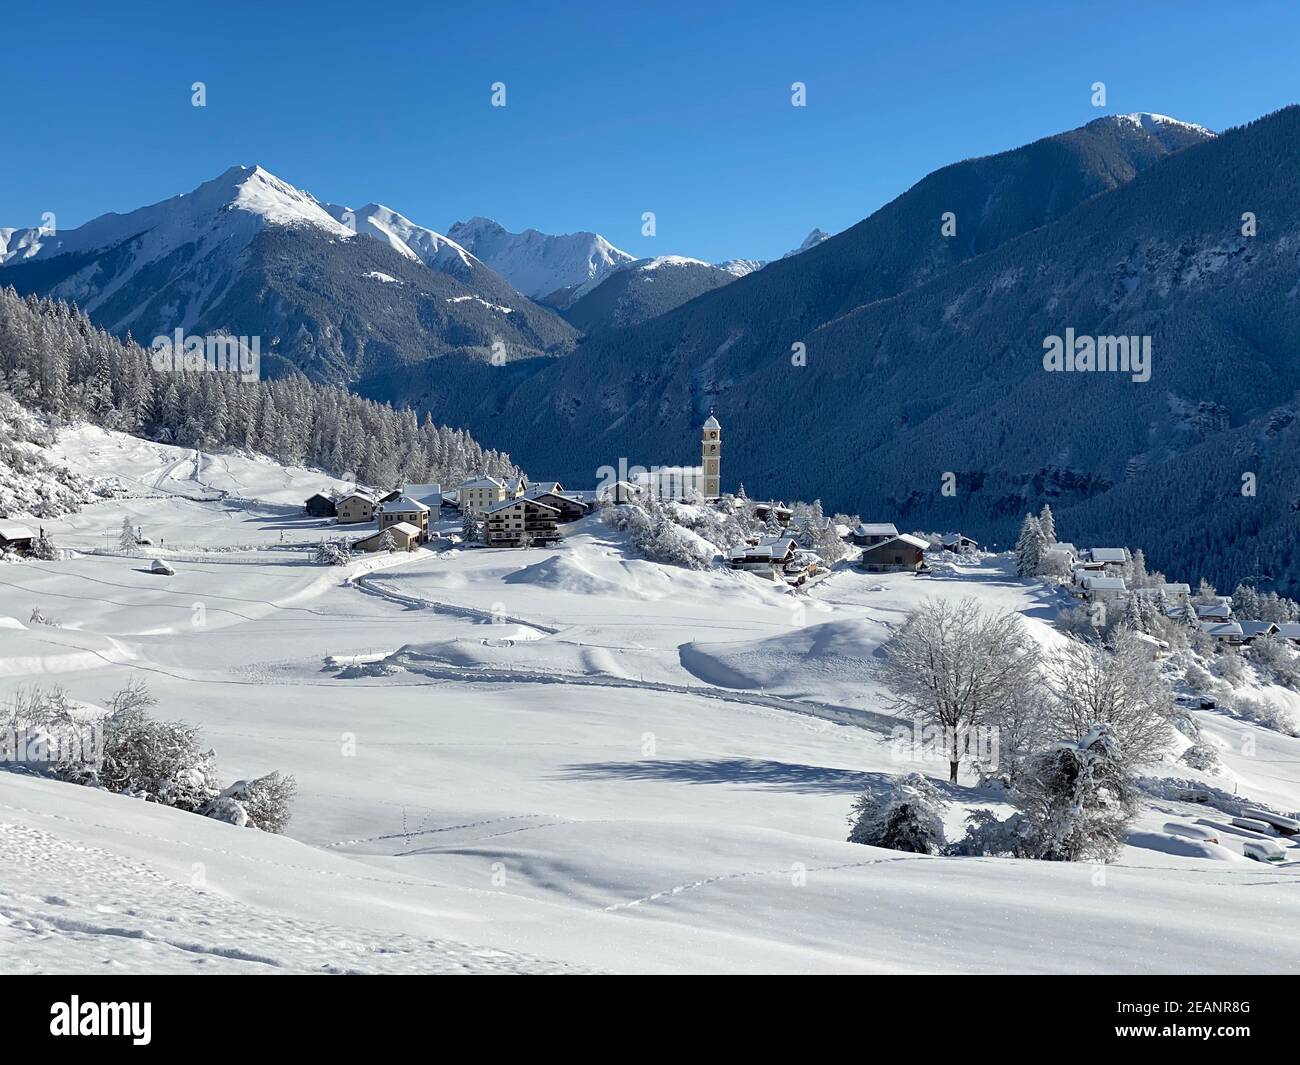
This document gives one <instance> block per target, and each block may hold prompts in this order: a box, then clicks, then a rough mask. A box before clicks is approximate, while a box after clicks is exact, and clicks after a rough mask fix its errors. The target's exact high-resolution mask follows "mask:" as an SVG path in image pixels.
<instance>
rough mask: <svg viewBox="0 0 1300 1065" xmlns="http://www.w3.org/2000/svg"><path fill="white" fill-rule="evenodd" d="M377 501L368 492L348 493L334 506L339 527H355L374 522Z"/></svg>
mask: <svg viewBox="0 0 1300 1065" xmlns="http://www.w3.org/2000/svg"><path fill="white" fill-rule="evenodd" d="M377 505H378V501H377V500H376V499H375V497H374V496H372V495H371V494H370V493H369V492H362V491H360V490H358V491H356V492H350V493H348V494H347V495H345V496H344V497H343V498H342V499H340V500H339V501H338V502H337V503H336V504H335V509H336V510H337V512H338V519H339V524H340V525H357V524H359V523H361V522H365V521H374V520H375V507H376V506H377Z"/></svg>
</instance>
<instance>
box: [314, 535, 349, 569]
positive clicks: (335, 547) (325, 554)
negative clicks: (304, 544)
mask: <svg viewBox="0 0 1300 1065" xmlns="http://www.w3.org/2000/svg"><path fill="white" fill-rule="evenodd" d="M312 561H313V562H315V563H316V564H317V565H321V566H346V565H347V564H348V563H349V562H351V561H352V551H351V549H350V548H349V547H348V545H347V544H345V543H344V542H343V541H342V540H322V541H321V542H320V543H319V544H317V545H316V550H315V552H314V553H313V555H312Z"/></svg>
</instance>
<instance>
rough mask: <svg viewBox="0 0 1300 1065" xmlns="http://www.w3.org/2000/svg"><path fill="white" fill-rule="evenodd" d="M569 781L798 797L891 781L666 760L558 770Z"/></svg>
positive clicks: (768, 764)
mask: <svg viewBox="0 0 1300 1065" xmlns="http://www.w3.org/2000/svg"><path fill="white" fill-rule="evenodd" d="M564 775H565V776H566V777H568V778H569V779H571V780H611V779H622V780H663V781H676V782H678V783H682V784H743V785H750V786H761V787H773V788H780V789H782V790H784V791H795V792H802V793H804V794H825V793H828V792H831V793H843V794H846V795H848V794H857V793H858V792H861V791H875V790H877V789H884V788H887V787H889V786H890V785H891V784H892V783H893V779H892V778H891V777H890V775H889V774H888V773H862V772H858V771H856V770H852V769H834V768H831V767H829V766H821V765H799V764H797V763H793V762H774V761H769V760H766V759H761V758H700V759H682V760H678V761H668V760H665V759H659V758H646V759H643V760H641V761H636V762H582V763H578V764H575V765H567V766H565V767H564Z"/></svg>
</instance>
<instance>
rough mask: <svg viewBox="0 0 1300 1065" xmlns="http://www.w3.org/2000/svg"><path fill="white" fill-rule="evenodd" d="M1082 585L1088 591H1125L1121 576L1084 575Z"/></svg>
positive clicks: (1125, 587) (1126, 588) (1126, 589)
mask: <svg viewBox="0 0 1300 1065" xmlns="http://www.w3.org/2000/svg"><path fill="white" fill-rule="evenodd" d="M1083 586H1084V587H1085V588H1087V589H1088V591H1090V592H1126V591H1128V586H1127V585H1126V584H1125V583H1124V578H1123V577H1085V578H1084V581H1083Z"/></svg>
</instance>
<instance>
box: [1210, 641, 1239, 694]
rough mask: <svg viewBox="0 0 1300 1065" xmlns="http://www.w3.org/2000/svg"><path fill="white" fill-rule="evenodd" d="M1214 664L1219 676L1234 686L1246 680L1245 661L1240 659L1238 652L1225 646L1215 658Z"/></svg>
mask: <svg viewBox="0 0 1300 1065" xmlns="http://www.w3.org/2000/svg"><path fill="white" fill-rule="evenodd" d="M1214 665H1215V668H1216V669H1217V670H1218V671H1219V676H1221V677H1222V678H1223V679H1224V680H1226V681H1227V682H1228V683H1229V684H1231V685H1233V686H1234V687H1235V686H1237V685H1239V684H1244V683H1245V682H1246V663H1245V662H1243V661H1242V658H1241V653H1240V652H1238V651H1236V650H1234V649H1232V648H1228V647H1225V648H1223V649H1222V650H1221V652H1220V654H1219V655H1218V657H1217V658H1216V659H1215V662H1214Z"/></svg>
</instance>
